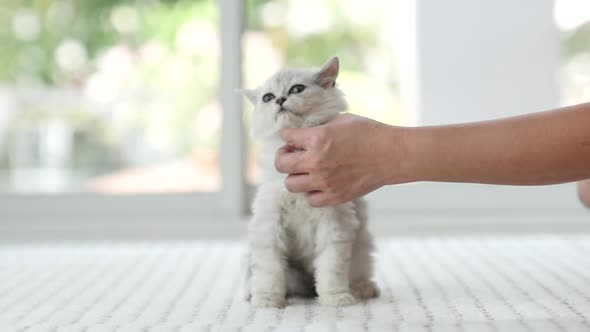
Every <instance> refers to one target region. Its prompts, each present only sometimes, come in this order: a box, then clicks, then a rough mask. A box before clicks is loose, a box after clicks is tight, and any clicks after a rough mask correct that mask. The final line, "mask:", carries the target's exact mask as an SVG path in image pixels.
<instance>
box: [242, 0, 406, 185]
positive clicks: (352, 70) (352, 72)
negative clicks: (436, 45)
mask: <svg viewBox="0 0 590 332" xmlns="http://www.w3.org/2000/svg"><path fill="white" fill-rule="evenodd" d="M247 4H248V5H247V19H246V27H245V32H244V35H243V39H242V43H243V46H242V47H243V54H244V59H243V69H244V73H245V76H244V78H245V80H244V84H245V86H247V87H256V86H258V85H259V84H261V83H262V82H263V81H264V80H266V79H267V78H268V77H269V76H271V75H272V74H274V73H275V72H276V71H277V70H279V69H280V68H283V67H285V66H291V67H303V68H309V67H320V66H321V65H322V64H324V63H325V62H326V61H327V60H328V59H330V58H331V57H332V56H335V55H336V56H338V57H339V58H340V75H339V78H338V84H339V85H340V88H341V89H342V90H343V91H344V92H345V94H346V98H347V101H348V103H349V110H350V112H351V113H355V114H359V115H362V116H367V117H370V118H373V119H376V120H378V121H381V122H385V123H389V124H398V125H400V124H408V119H409V118H411V116H408V115H407V114H405V112H407V110H406V111H404V110H403V109H402V108H401V107H400V96H399V88H398V87H399V82H398V75H397V69H396V67H395V64H396V52H395V51H396V50H395V46H396V43H394V41H395V37H394V36H396V31H395V29H396V25H395V24H394V23H395V20H393V19H392V13H394V12H395V10H396V8H395V6H394V5H395V1H389V0H376V1H357V0H344V1H315V0H303V1H302V0H271V1H269V0H262V1H261V0H249V1H248V2H247ZM310 8H313V10H310ZM251 109H252V107H250V105H248V107H246V110H247V111H248V114H249V113H250V111H251ZM249 151H250V153H249V155H248V162H249V165H248V180H249V182H250V183H256V178H257V173H258V168H257V167H256V160H258V146H257V145H256V144H255V143H253V142H251V143H250V149H249Z"/></svg>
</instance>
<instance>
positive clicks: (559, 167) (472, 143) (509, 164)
mask: <svg viewBox="0 0 590 332" xmlns="http://www.w3.org/2000/svg"><path fill="white" fill-rule="evenodd" d="M281 137H282V138H283V140H284V141H285V142H286V145H285V146H284V147H283V148H281V149H280V150H279V151H278V152H277V155H276V158H275V167H276V168H277V170H278V171H279V172H281V173H288V174H290V175H289V176H288V177H287V179H286V180H285V186H286V188H287V189H288V190H289V191H291V192H299V193H307V196H308V201H309V203H310V204H311V205H312V206H314V207H322V206H330V205H336V204H340V203H344V202H347V201H350V200H352V199H354V198H357V197H359V196H362V195H365V194H367V193H369V192H371V191H373V190H376V189H378V188H380V187H382V186H385V185H392V184H399V183H407V182H417V181H438V182H470V183H487V184H506V185H547V184H556V183H564V182H572V181H579V180H583V179H590V103H585V104H579V105H574V106H570V107H564V108H559V109H555V110H551V111H546V112H539V113H533V114H528V115H523V116H517V117H510V118H505V119H499V120H491V121H483V122H474V123H467V124H454V125H445V126H427V127H415V128H409V127H398V126H390V125H386V124H383V123H380V122H377V121H374V120H370V119H367V118H363V117H360V116H356V115H351V114H342V115H339V116H338V117H336V118H335V119H334V120H332V121H330V122H329V123H327V124H325V125H321V126H318V127H314V128H298V129H283V130H281ZM579 194H580V199H581V200H582V202H584V203H585V204H587V205H588V206H589V207H590V182H588V181H584V182H581V183H580V184H579Z"/></svg>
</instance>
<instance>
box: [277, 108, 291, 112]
mask: <svg viewBox="0 0 590 332" xmlns="http://www.w3.org/2000/svg"><path fill="white" fill-rule="evenodd" d="M281 112H290V111H289V110H288V109H286V108H284V107H281V108H279V111H278V113H281Z"/></svg>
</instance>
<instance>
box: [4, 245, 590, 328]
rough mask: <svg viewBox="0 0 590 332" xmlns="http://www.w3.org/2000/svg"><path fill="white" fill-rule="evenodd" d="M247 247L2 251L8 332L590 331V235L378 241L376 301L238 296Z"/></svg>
mask: <svg viewBox="0 0 590 332" xmlns="http://www.w3.org/2000/svg"><path fill="white" fill-rule="evenodd" d="M244 253H245V247H244V243H243V242H241V241H239V240H232V241H218V240H215V241H196V242H191V241H182V242H173V241H168V242H157V241H154V242H129V243H125V242H113V243H107V242H100V243H99V242H87V243H84V244H75V243H61V244H56V243H53V244H52V243H43V244H3V245H0V331H2V332H10V331H125V332H127V331H367V330H370V331H590V235H564V236H547V235H542V236H500V235H497V236H491V237H490V236H488V237H482V236H462V237H449V236H445V237H406V238H382V239H380V240H379V244H378V252H377V261H378V264H377V271H376V280H377V282H378V284H379V285H380V287H381V289H382V295H381V297H379V298H378V299H375V300H372V301H369V302H367V303H362V304H358V305H355V306H351V307H345V308H324V307H320V306H318V305H317V304H316V303H315V301H314V300H303V299H291V301H290V302H289V306H287V307H286V308H285V309H282V310H278V309H264V310H256V309H254V308H253V307H252V306H250V305H249V303H248V302H245V301H244V300H243V299H242V296H240V293H241V292H240V291H241V287H242V283H241V280H242V277H243V273H244V269H243V264H244Z"/></svg>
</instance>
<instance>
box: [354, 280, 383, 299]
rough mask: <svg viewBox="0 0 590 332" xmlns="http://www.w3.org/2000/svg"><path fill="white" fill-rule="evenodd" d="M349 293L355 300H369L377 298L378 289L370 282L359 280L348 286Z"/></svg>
mask: <svg viewBox="0 0 590 332" xmlns="http://www.w3.org/2000/svg"><path fill="white" fill-rule="evenodd" d="M350 291H351V292H352V294H353V295H354V297H356V298H357V299H370V298H373V297H377V296H379V287H377V284H375V282H374V281H372V280H359V281H356V282H354V283H353V284H352V285H350Z"/></svg>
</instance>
